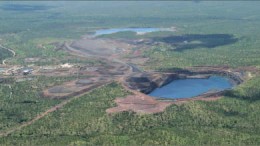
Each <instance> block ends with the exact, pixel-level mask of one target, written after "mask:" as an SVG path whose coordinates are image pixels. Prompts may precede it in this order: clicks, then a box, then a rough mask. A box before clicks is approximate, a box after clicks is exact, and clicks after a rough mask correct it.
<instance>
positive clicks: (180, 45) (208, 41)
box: [154, 34, 238, 51]
mask: <svg viewBox="0 0 260 146" xmlns="http://www.w3.org/2000/svg"><path fill="white" fill-rule="evenodd" d="M154 41H156V42H164V43H167V44H170V45H172V46H174V50H175V51H184V50H189V49H196V48H215V47H218V46H224V45H229V44H233V43H235V42H237V41H238V39H237V38H235V37H234V36H233V35H231V34H186V35H181V36H167V37H158V38H154Z"/></svg>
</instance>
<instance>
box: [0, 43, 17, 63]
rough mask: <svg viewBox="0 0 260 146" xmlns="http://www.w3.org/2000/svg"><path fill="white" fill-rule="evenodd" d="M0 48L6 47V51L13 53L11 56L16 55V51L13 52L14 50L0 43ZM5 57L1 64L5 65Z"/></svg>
mask: <svg viewBox="0 0 260 146" xmlns="http://www.w3.org/2000/svg"><path fill="white" fill-rule="evenodd" d="M0 48H3V49H6V50H8V51H10V52H11V53H12V54H13V57H14V56H15V55H16V53H15V52H14V50H12V49H10V48H6V47H4V46H3V45H1V44H0ZM7 59H9V58H7ZM7 59H4V60H3V61H2V64H3V65H6V63H5V62H6V61H7Z"/></svg>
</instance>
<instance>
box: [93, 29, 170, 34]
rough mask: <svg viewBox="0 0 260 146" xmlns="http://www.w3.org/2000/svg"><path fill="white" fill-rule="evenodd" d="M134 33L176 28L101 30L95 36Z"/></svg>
mask: <svg viewBox="0 0 260 146" xmlns="http://www.w3.org/2000/svg"><path fill="white" fill-rule="evenodd" d="M126 31H132V32H136V33H137V34H145V33H149V32H156V31H174V28H112V29H100V30H97V31H96V32H95V36H98V35H104V34H113V33H117V32H126Z"/></svg>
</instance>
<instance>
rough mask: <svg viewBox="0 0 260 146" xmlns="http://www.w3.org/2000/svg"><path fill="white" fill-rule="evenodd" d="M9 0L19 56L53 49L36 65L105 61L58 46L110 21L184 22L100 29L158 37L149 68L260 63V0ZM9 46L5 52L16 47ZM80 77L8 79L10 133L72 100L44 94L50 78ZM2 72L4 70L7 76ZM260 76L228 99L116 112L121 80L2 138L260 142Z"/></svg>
mask: <svg viewBox="0 0 260 146" xmlns="http://www.w3.org/2000/svg"><path fill="white" fill-rule="evenodd" d="M16 3H17V4H10V3H8V2H1V3H0V13H1V16H0V20H1V23H0V44H2V45H3V46H6V47H8V48H12V49H13V50H14V51H15V52H16V56H15V57H13V58H10V59H8V63H9V64H14V65H26V62H24V59H25V58H37V57H40V58H43V60H44V61H39V62H36V63H35V64H36V65H53V64H60V63H67V62H68V63H75V62H82V63H93V64H94V63H97V62H96V61H93V60H79V59H78V58H77V57H75V56H72V55H69V54H68V53H67V52H64V51H61V50H56V49H55V47H56V46H55V42H64V41H71V40H74V39H79V38H80V37H81V36H82V35H84V34H87V33H88V34H91V33H93V32H94V31H95V30H96V29H102V28H120V27H121V28H128V27H165V28H169V27H172V26H174V27H176V28H177V31H176V32H154V33H148V34H145V35H136V34H135V33H133V32H126V33H124V32H120V33H116V34H111V35H103V36H100V37H109V38H123V39H152V40H153V41H154V42H159V43H158V45H154V46H151V47H149V48H145V50H142V53H143V54H142V55H143V56H144V57H147V58H149V61H148V62H147V64H146V66H145V67H144V68H145V69H155V70H167V69H172V68H183V67H189V66H197V65H213V66H218V65H219V66H223V65H226V66H231V67H234V68H236V67H244V66H256V67H259V66H260V48H259V46H260V41H259V38H260V28H259V27H258V26H259V25H260V14H259V2H257V1H250V2H211V1H208V2H206V1H205V2H204V1H203V2H198V3H195V2H134V1H133V2H122V3H119V2H77V3H75V2H37V3H36V2H16ZM6 51H7V50H3V49H0V52H1V54H0V61H1V60H3V59H5V58H7V57H9V56H10V55H11V54H10V55H9V53H10V52H8V51H7V52H6ZM75 78H76V77H42V76H39V77H34V78H33V79H32V80H31V79H30V80H26V81H22V82H15V79H14V78H10V79H5V81H2V80H0V101H1V102H0V121H1V124H0V133H3V132H5V131H8V130H10V129H12V128H13V127H18V126H19V125H21V124H23V123H25V122H28V121H30V120H31V119H33V118H34V117H35V116H36V115H38V114H39V113H42V112H44V111H46V110H47V109H49V108H50V107H52V106H54V105H57V104H59V103H60V102H62V101H63V99H47V98H42V97H41V94H40V93H41V91H42V90H43V89H45V88H47V87H51V86H54V85H59V84H61V83H63V82H65V81H68V80H72V79H75ZM0 79H1V78H0ZM259 85H260V77H259V76H255V77H253V78H252V79H250V80H248V81H247V82H245V83H243V84H241V85H239V86H238V87H237V88H235V89H234V90H232V91H230V92H229V93H227V95H226V96H225V97H223V98H221V99H220V100H217V101H211V102H205V101H193V102H188V103H185V104H182V105H172V106H169V107H168V108H167V109H166V110H165V111H164V112H162V113H157V114H150V115H140V114H136V113H133V112H122V113H118V114H107V113H106V112H105V110H106V109H107V108H110V107H113V106H116V105H115V103H114V101H113V100H114V99H115V98H116V97H124V96H126V95H127V94H130V93H128V92H127V91H125V90H124V89H123V88H122V87H121V86H120V85H118V84H116V83H112V84H109V85H107V86H105V87H102V88H99V89H95V90H94V91H92V92H91V93H89V94H86V95H83V96H82V97H80V98H77V99H75V100H73V101H72V102H70V103H68V104H67V105H65V106H64V107H62V108H61V109H59V110H57V111H55V112H53V113H50V114H49V115H48V116H45V117H43V118H42V119H39V120H38V121H36V122H35V123H33V124H31V125H29V126H26V127H24V128H22V129H21V130H18V131H15V132H13V133H11V134H10V135H8V136H1V137H0V145H140V144H144V145H260V124H259V123H260V116H259V115H260V100H259V99H260V87H259Z"/></svg>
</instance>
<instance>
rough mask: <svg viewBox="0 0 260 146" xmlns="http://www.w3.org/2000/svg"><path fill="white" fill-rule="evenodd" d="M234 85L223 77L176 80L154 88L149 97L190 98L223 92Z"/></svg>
mask: <svg viewBox="0 0 260 146" xmlns="http://www.w3.org/2000/svg"><path fill="white" fill-rule="evenodd" d="M233 86H234V83H232V81H231V80H230V79H229V78H227V77H223V76H210V77H209V78H201V79H197V78H196V79H178V80H174V81H172V82H170V83H169V84H167V85H165V86H162V87H160V88H156V89H155V90H153V91H152V92H151V93H149V95H150V96H154V97H158V98H170V99H175V98H191V97H195V96H199V95H201V94H203V93H206V92H216V91H223V90H226V89H231V88H232V87H233Z"/></svg>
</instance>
